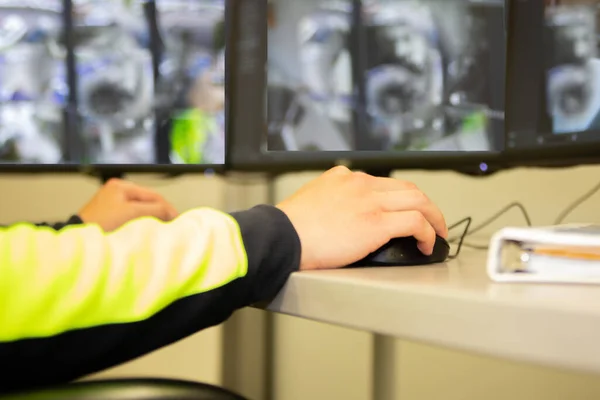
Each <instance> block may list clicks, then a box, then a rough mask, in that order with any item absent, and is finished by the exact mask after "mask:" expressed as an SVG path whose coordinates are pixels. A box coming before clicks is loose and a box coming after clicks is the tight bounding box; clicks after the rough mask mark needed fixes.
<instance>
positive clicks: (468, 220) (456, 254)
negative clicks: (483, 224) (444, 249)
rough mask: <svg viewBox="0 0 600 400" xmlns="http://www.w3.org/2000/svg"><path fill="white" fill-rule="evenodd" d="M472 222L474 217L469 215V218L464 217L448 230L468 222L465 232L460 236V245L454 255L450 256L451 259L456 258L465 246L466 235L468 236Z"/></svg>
mask: <svg viewBox="0 0 600 400" xmlns="http://www.w3.org/2000/svg"><path fill="white" fill-rule="evenodd" d="M471 222H473V218H471V217H467V218H464V219H462V220H460V221H458V222H457V223H455V224H453V225H452V226H451V227H450V228H448V230H450V229H454V228H456V227H458V226H460V225H462V224H466V226H465V230H464V231H463V233H462V235H461V237H460V240H459V241H458V245H457V247H456V252H455V253H454V254H453V255H451V256H448V258H449V259H451V260H454V259H455V258H456V257H458V255H459V254H460V250H461V249H462V247H463V242H464V240H465V237H467V235H468V233H469V227H470V226H471Z"/></svg>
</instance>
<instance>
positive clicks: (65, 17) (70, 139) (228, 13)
mask: <svg viewBox="0 0 600 400" xmlns="http://www.w3.org/2000/svg"><path fill="white" fill-rule="evenodd" d="M148 3H152V4H154V0H148ZM236 3H237V1H236V0H225V24H226V29H225V41H226V45H225V64H226V66H225V93H226V98H225V115H226V118H225V130H226V134H225V149H227V145H228V143H227V136H228V135H227V131H228V130H229V120H230V119H229V118H228V117H227V116H228V115H229V112H230V99H229V98H228V97H227V96H228V94H229V93H230V92H231V89H230V87H231V79H232V75H231V67H230V62H231V61H230V55H231V50H230V48H231V47H232V40H235V36H234V35H233V34H232V32H231V29H230V28H231V27H232V25H233V24H232V23H231V20H232V16H233V10H232V8H233V7H232V5H234V6H235V4H236ZM62 7H63V12H62V21H63V34H64V40H65V50H66V57H65V67H66V78H67V85H68V87H69V95H68V97H67V105H66V107H65V109H64V110H63V122H64V129H65V132H64V134H65V140H64V148H63V151H64V153H65V154H66V155H67V157H68V158H71V159H73V158H77V156H76V155H77V154H82V148H83V147H82V143H81V139H80V135H79V129H80V124H81V118H80V116H79V111H78V104H79V101H78V100H79V99H78V98H77V93H78V91H77V87H78V76H77V60H76V56H75V32H74V18H73V15H74V10H73V0H62ZM151 8H154V14H152V13H151V14H150V16H152V15H154V16H155V17H156V9H155V5H154V7H151ZM150 12H152V10H150ZM156 29H157V24H156V21H154V23H152V22H151V23H150V26H149V32H150V38H151V45H150V47H151V52H152V58H153V71H154V73H155V77H156V72H157V66H158V60H159V58H158V57H159V52H160V44H159V43H157V40H156V39H157V32H155V30H156ZM157 117H158V116H157ZM156 122H157V123H156V125H157V128H156V129H157V131H158V130H161V129H163V130H164V128H165V124H161V123H160V122H161V119H159V118H156ZM156 137H157V140H158V141H160V143H157V145H163V146H164V145H166V144H168V138H167V139H166V140H165V135H164V134H163V135H161V134H160V133H159V132H157V134H156ZM159 151H160V150H157V152H159ZM161 158H164V157H161ZM225 165H226V163H223V164H171V163H160V164H159V163H153V164H84V163H79V162H67V163H62V164H43V163H39V164H25V163H23V164H20V163H0V173H65V172H66V173H73V172H75V173H84V174H90V175H94V176H121V175H123V174H127V173H138V172H139V173H160V174H168V175H179V174H185V173H202V172H213V171H214V172H217V173H220V172H222V171H224V169H225Z"/></svg>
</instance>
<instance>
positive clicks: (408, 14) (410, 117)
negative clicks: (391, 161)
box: [362, 0, 505, 151]
mask: <svg viewBox="0 0 600 400" xmlns="http://www.w3.org/2000/svg"><path fill="white" fill-rule="evenodd" d="M363 3H364V6H363V13H362V15H363V19H364V22H363V25H364V27H365V31H366V45H365V47H366V54H365V55H364V56H363V57H364V61H365V63H366V64H367V66H366V73H365V75H366V76H365V83H364V85H365V92H366V115H367V118H368V135H369V136H370V137H369V138H367V140H366V143H369V146H370V147H371V148H372V149H377V150H395V151H406V150H430V151H490V150H498V149H495V148H494V146H495V144H494V143H495V141H496V142H497V140H495V139H496V138H494V135H499V134H503V132H501V131H502V129H499V130H498V129H496V131H494V130H493V129H492V126H493V125H494V121H495V122H496V126H498V122H500V128H502V126H503V120H504V107H503V101H502V100H500V101H498V97H497V96H498V95H499V94H500V95H501V96H503V90H504V87H503V86H504V84H503V82H504V80H503V77H502V76H498V75H499V74H504V68H503V65H504V57H503V56H499V55H500V54H503V53H502V51H503V49H502V48H501V47H500V46H504V45H505V39H504V35H505V34H504V29H503V26H502V24H498V21H499V19H502V18H504V17H503V15H504V1H503V0H500V1H494V0H490V1H478V2H474V1H467V0H418V1H415V0H379V1H364V2H363ZM494 46H497V48H495V47H494ZM494 58H496V59H494ZM494 63H499V64H500V65H501V66H502V68H500V69H498V70H497V71H498V72H496V73H494V72H492V69H491V68H490V66H491V65H492V64H494ZM494 96H496V100H495V99H494ZM498 131H499V132H498Z"/></svg>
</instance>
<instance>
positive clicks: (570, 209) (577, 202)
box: [554, 182, 600, 225]
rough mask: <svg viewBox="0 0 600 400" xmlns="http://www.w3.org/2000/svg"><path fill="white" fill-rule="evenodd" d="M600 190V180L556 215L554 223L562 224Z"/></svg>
mask: <svg viewBox="0 0 600 400" xmlns="http://www.w3.org/2000/svg"><path fill="white" fill-rule="evenodd" d="M599 191H600V182H599V183H597V184H596V186H594V187H593V188H591V189H590V190H588V191H587V192H586V193H584V194H583V195H582V196H581V197H579V198H577V199H576V200H575V201H574V202H572V203H571V204H569V205H568V206H567V207H566V208H565V209H564V210H563V211H562V212H561V213H560V214H559V215H558V217H556V220H555V221H554V225H560V224H562V223H563V222H564V220H565V219H566V218H567V217H568V216H569V215H570V214H571V213H572V212H573V211H575V210H576V209H577V207H579V206H580V205H582V204H583V203H585V202H586V201H587V200H589V199H590V198H591V197H592V196H593V195H595V194H596V193H598V192H599Z"/></svg>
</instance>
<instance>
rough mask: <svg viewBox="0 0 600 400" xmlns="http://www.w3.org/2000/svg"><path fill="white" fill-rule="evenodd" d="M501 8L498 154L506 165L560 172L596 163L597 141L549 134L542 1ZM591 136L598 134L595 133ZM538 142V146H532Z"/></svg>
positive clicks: (516, 1) (523, 0)
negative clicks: (503, 66)
mask: <svg viewBox="0 0 600 400" xmlns="http://www.w3.org/2000/svg"><path fill="white" fill-rule="evenodd" d="M507 6H508V7H507V11H508V18H507V19H508V29H507V70H506V76H507V79H506V82H507V83H506V148H505V151H504V154H503V158H504V159H505V160H506V164H507V166H508V167H519V166H531V167H562V166H573V165H581V164H595V163H599V162H600V140H598V139H596V140H595V141H583V140H580V139H581V137H582V136H581V134H582V132H574V133H565V134H560V135H555V134H552V133H551V131H550V129H551V128H549V121H548V117H547V115H546V112H545V108H546V105H545V99H546V83H545V80H544V74H543V70H544V68H545V67H544V60H545V57H546V54H545V53H544V50H543V44H544V40H545V37H544V30H545V15H544V11H545V5H544V2H543V1H540V0H507ZM595 133H596V132H595ZM597 134H598V135H600V131H598V132H597ZM538 138H539V140H540V141H543V143H544V144H543V145H541V144H539V142H537V140H538ZM575 138H577V139H578V141H577V142H575ZM517 141H519V142H517ZM515 146H518V147H515Z"/></svg>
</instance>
